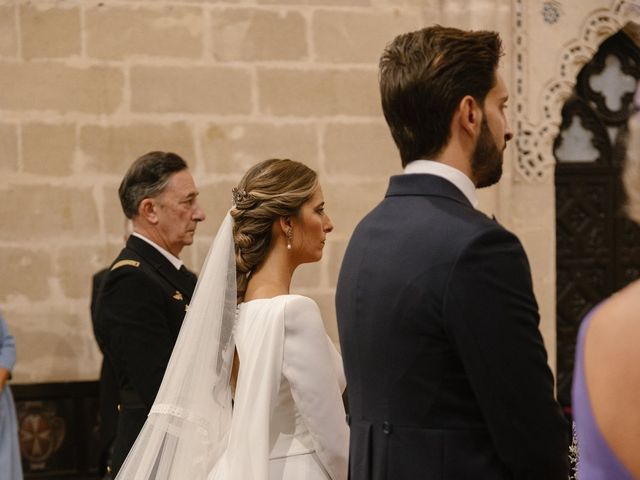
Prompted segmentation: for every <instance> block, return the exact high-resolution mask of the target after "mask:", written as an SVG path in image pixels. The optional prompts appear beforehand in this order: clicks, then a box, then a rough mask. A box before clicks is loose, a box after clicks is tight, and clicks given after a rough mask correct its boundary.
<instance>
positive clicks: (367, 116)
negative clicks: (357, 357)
mask: <svg viewBox="0 0 640 480" xmlns="http://www.w3.org/2000/svg"><path fill="white" fill-rule="evenodd" d="M515 3H517V1H516V0H226V1H205V0H200V1H199V0H184V1H181V0H141V1H137V0H131V1H124V0H120V1H117V0H103V1H99V0H94V1H81V0H56V1H53V0H52V1H48V0H39V1H37V2H34V1H31V2H28V1H6V0H5V1H1V0H0V221H1V229H0V263H1V264H2V265H3V274H2V275H0V308H1V309H2V310H3V312H4V314H5V317H6V319H7V321H8V323H9V325H10V328H11V330H12V331H13V333H14V335H15V336H16V339H17V343H18V353H19V362H18V365H17V368H16V370H15V372H14V373H15V380H16V381H17V382H42V381H58V380H81V379H93V378H96V377H97V372H98V366H99V362H100V354H99V351H98V350H97V348H96V346H95V342H94V339H93V335H92V331H91V324H90V319H89V293H90V282H91V275H92V274H93V273H94V272H95V271H96V270H98V269H100V268H103V267H104V266H106V265H108V264H109V262H110V261H111V259H113V258H114V256H115V255H116V253H117V252H118V251H119V249H120V248H121V246H122V235H123V216H122V213H121V211H120V207H119V204H118V201H117V196H116V188H117V185H118V184H119V181H120V179H121V177H122V175H123V173H124V171H125V169H126V168H127V166H128V165H129V163H130V162H131V161H132V160H133V159H135V158H136V157H137V156H139V155H141V154H143V153H145V152H147V151H149V150H155V149H162V150H171V151H175V152H177V153H179V154H181V155H182V156H184V157H185V158H186V159H187V161H188V162H189V164H190V165H191V168H192V171H193V173H194V176H195V179H196V182H197V184H198V185H199V187H200V189H201V192H202V195H201V198H202V205H203V207H204V208H205V210H206V213H207V215H208V217H207V220H206V222H205V223H203V224H201V226H200V228H199V231H198V234H197V237H196V242H195V244H194V245H193V246H192V247H190V248H188V249H186V250H185V251H184V253H183V258H184V260H185V261H186V263H187V264H188V265H189V266H190V267H191V268H193V269H194V270H198V269H199V267H200V265H201V263H202V261H203V259H204V256H205V254H206V250H207V248H208V245H209V242H210V240H211V238H212V236H213V234H214V233H215V231H216V229H217V226H218V224H219V222H220V220H221V219H222V217H223V215H224V213H225V212H226V210H227V209H228V208H229V206H230V189H231V187H232V186H233V185H234V182H236V181H237V180H238V179H239V178H240V176H241V174H242V172H243V171H244V170H246V168H247V167H248V166H250V165H252V164H254V163H256V162H258V161H260V160H262V159H265V158H270V157H290V158H294V159H298V160H301V161H303V162H305V163H307V164H309V165H310V166H311V167H313V168H315V169H317V170H318V172H319V173H320V175H321V181H322V185H323V189H324V192H325V197H326V199H327V211H328V213H329V214H330V215H331V216H332V218H333V220H334V223H335V226H336V229H335V231H334V232H333V234H332V235H331V236H330V240H329V241H328V243H327V247H326V249H325V258H324V259H323V261H322V262H321V263H318V264H314V265H308V266H304V267H302V268H301V269H300V270H299V272H297V273H296V277H295V278H294V283H295V291H296V292H299V293H305V294H308V295H310V296H312V297H313V298H315V299H316V300H317V301H318V303H319V304H320V305H321V308H322V311H323V315H324V317H325V321H326V324H327V329H328V331H329V333H330V335H332V337H333V338H334V340H335V339H336V338H337V337H336V327H335V312H334V307H333V297H334V293H335V283H336V277H337V273H338V270H339V266H340V261H341V258H342V254H343V251H344V248H345V245H346V242H347V240H348V238H349V237H350V234H351V231H352V229H353V227H354V226H355V224H356V223H357V221H358V220H359V219H360V218H361V217H362V216H363V215H364V213H365V212H367V211H368V210H369V209H370V208H371V207H372V206H373V205H375V204H376V203H377V202H378V201H379V200H380V198H381V197H382V195H383V193H384V190H385V187H386V183H387V177H388V176H389V175H390V174H393V173H397V172H399V171H400V161H399V159H398V156H397V153H396V151H395V148H394V146H393V144H392V142H391V139H390V136H389V134H388V132H387V130H386V126H385V124H384V120H383V118H382V115H381V111H380V107H379V99H378V93H377V60H378V58H379V55H380V53H381V51H382V49H383V47H384V45H385V44H386V43H387V42H388V41H390V40H391V39H392V38H393V37H394V36H395V35H396V34H397V33H400V32H403V31H407V30H412V29H416V28H419V27H422V26H424V25H428V24H432V23H441V24H446V25H451V26H457V27H461V28H485V29H493V30H498V31H499V32H500V33H501V35H502V37H503V40H504V43H505V48H506V57H505V59H504V61H503V65H502V70H503V72H502V73H503V75H504V77H505V78H506V80H507V82H508V84H510V85H512V86H513V84H514V79H513V76H514V75H513V72H514V65H515V63H514V62H515V54H514V49H515V38H514V35H515V34H514V31H516V30H515V28H514V4H515ZM530 3H533V4H537V5H538V6H532V7H530V10H531V12H530V14H531V15H538V14H539V10H541V8H542V3H543V2H538V1H535V2H530ZM546 3H548V2H546ZM552 3H558V2H552ZM574 3H576V2H574ZM578 3H579V2H578ZM584 3H585V4H591V3H594V4H595V3H603V2H602V1H601V2H595V1H592V2H584ZM571 8H573V7H571ZM576 8H586V7H576ZM564 13H565V14H571V12H569V13H567V12H566V11H565V12H564ZM549 61H552V60H549ZM512 90H513V88H512ZM534 102H535V100H534ZM510 115H511V116H512V118H513V120H514V122H515V114H514V111H513V110H511V112H510ZM516 157H517V152H516V148H515V146H514V145H512V146H510V147H509V149H508V150H507V155H506V158H505V161H506V165H505V175H504V178H503V181H502V182H501V184H500V185H499V186H498V187H496V188H492V189H489V190H486V191H482V192H481V208H482V209H483V210H484V211H486V212H487V213H495V214H496V215H497V216H498V219H499V220H500V221H501V222H502V223H504V224H506V226H507V227H510V228H513V229H514V230H515V231H516V233H521V232H520V230H521V229H525V228H526V229H527V231H526V232H525V238H523V240H524V243H525V246H526V247H527V248H532V249H534V251H535V252H536V254H537V252H538V250H536V249H535V244H536V242H537V241H538V239H546V238H547V237H548V235H549V233H548V230H546V228H547V227H548V225H546V224H544V225H531V223H527V222H526V219H523V218H521V217H520V213H522V212H524V213H522V215H528V213H527V209H526V208H523V209H520V210H518V206H519V204H520V203H522V205H523V206H526V205H531V199H532V198H534V199H535V196H536V192H544V194H545V195H546V194H547V193H548V188H546V189H542V190H541V189H539V187H537V186H535V185H534V186H531V185H529V184H528V183H526V182H524V183H523V182H522V181H521V180H518V178H519V177H518V176H517V174H516V173H517V172H515V170H514V167H513V164H514V161H515V159H516ZM547 185H548V183H547ZM521 192H526V194H522V193H521ZM513 199H517V200H516V201H517V202H518V204H517V205H514V204H513V201H514V200H513ZM542 205H544V208H545V211H547V210H548V209H552V208H553V203H552V201H550V200H549V197H548V195H546V196H545V197H544V201H543V203H542ZM519 212H520V213H519ZM545 218H547V219H548V218H549V217H548V216H547V217H545ZM549 255H551V258H553V255H554V253H553V252H545V255H541V254H539V255H538V256H535V257H534V259H533V262H532V269H533V274H534V282H535V284H536V293H537V294H538V298H539V299H540V300H541V304H542V307H543V310H544V312H545V313H546V314H548V315H545V319H544V321H543V326H545V332H546V334H545V341H546V342H547V345H548V346H550V347H551V351H552V352H553V347H554V341H555V340H554V338H553V332H554V330H553V325H554V323H553V322H554V319H553V302H554V297H553V293H554V292H553V283H551V285H549V279H550V278H551V276H552V275H553V271H552V270H550V268H553V263H552V262H551V264H550V262H549V261H548V258H549ZM552 357H553V355H552ZM552 363H553V362H552Z"/></svg>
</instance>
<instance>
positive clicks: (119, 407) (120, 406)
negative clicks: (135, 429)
mask: <svg viewBox="0 0 640 480" xmlns="http://www.w3.org/2000/svg"><path fill="white" fill-rule="evenodd" d="M118 411H119V412H121V411H122V405H121V404H118Z"/></svg>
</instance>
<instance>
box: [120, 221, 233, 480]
mask: <svg viewBox="0 0 640 480" xmlns="http://www.w3.org/2000/svg"><path fill="white" fill-rule="evenodd" d="M235 315H236V265H235V253H234V244H233V219H232V218H231V215H230V214H229V213H227V215H226V217H225V219H224V221H223V222H222V225H221V226H220V229H219V230H218V233H217V235H216V237H215V240H214V241H213V244H212V246H211V248H210V250H209V253H208V255H207V259H206V260H205V263H204V266H203V268H202V272H201V274H200V278H199V280H198V284H197V285H196V289H195V292H194V295H193V298H192V300H191V304H190V305H189V309H188V311H187V314H186V316H185V319H184V322H183V324H182V328H181V330H180V334H179V336H178V340H177V342H176V345H175V348H174V350H173V353H172V355H171V359H170V360H169V365H168V366H167V370H166V373H165V375H164V378H163V380H162V385H161V386H160V390H159V392H158V395H157V397H156V399H155V402H154V404H153V407H152V408H151V412H150V413H149V416H148V418H147V421H146V422H145V424H144V427H143V428H142V431H141V432H140V435H138V439H137V440H136V442H135V444H134V446H133V448H132V449H131V451H130V452H129V455H128V456H127V459H126V460H125V462H124V464H123V466H122V468H121V470H120V472H119V473H118V476H117V480H151V479H154V480H178V479H180V480H184V479H189V480H200V479H205V478H206V477H207V475H208V473H209V471H210V470H211V469H212V467H213V466H214V465H215V463H216V462H217V461H218V459H219V458H220V455H221V454H222V453H223V451H224V449H225V447H226V444H227V436H228V433H229V429H230V424H231V390H230V387H229V376H230V374H231V366H232V363H233V353H234V350H235V344H234V341H233V336H232V330H233V324H234V320H235Z"/></svg>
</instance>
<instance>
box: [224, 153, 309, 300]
mask: <svg viewBox="0 0 640 480" xmlns="http://www.w3.org/2000/svg"><path fill="white" fill-rule="evenodd" d="M317 186H318V175H317V174H316V172H314V171H313V170H311V169H310V168H309V167H307V166H306V165H304V164H302V163H300V162H296V161H293V160H289V159H270V160H265V161H263V162H260V163H258V164H257V165H254V166H253V167H251V168H250V169H249V171H247V173H246V174H245V175H244V177H242V180H240V183H239V184H238V186H237V187H236V188H234V189H233V198H234V207H233V208H232V209H231V216H232V217H233V220H234V226H233V239H234V243H235V251H236V278H237V287H238V302H241V301H242V300H243V299H244V294H245V292H246V290H247V285H248V283H249V279H250V278H251V273H252V272H253V271H254V270H255V269H256V268H257V267H258V266H259V265H260V264H261V263H262V261H263V260H264V259H265V257H266V255H267V252H268V250H269V245H271V234H272V226H273V222H275V221H276V220H278V219H279V218H280V217H287V216H293V215H296V214H297V213H298V211H299V209H300V207H301V206H302V205H303V204H304V203H305V202H306V201H308V200H309V199H310V198H311V197H312V196H313V193H314V192H315V190H316V188H317Z"/></svg>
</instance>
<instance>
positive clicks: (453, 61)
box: [379, 25, 502, 166]
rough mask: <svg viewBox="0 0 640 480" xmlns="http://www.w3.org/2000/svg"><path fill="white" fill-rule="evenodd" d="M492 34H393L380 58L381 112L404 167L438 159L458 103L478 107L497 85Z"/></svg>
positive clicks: (442, 30) (496, 43) (433, 30)
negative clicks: (468, 98) (470, 101)
mask: <svg viewBox="0 0 640 480" xmlns="http://www.w3.org/2000/svg"><path fill="white" fill-rule="evenodd" d="M501 56H502V42H501V40H500V36H499V35H498V34H497V33H496V32H488V31H464V30H458V29H457V28H447V27H441V26H439V25H436V26H433V27H429V28H424V29H422V30H418V31H415V32H410V33H405V34H402V35H399V36H397V37H396V38H395V39H394V40H393V42H391V44H389V45H388V46H387V48H386V49H385V51H384V53H383V55H382V58H381V59H380V78H379V80H380V96H381V100H382V110H383V112H384V116H385V118H386V120H387V124H388V125H389V128H390V129H391V135H392V136H393V139H394V141H395V142H396V145H397V146H398V150H400V157H401V159H402V165H403V166H405V165H406V164H407V163H409V162H411V161H413V160H418V159H421V158H422V159H427V160H429V159H430V157H431V158H432V157H434V156H435V155H437V154H438V153H439V152H440V151H441V150H442V149H443V148H444V147H445V146H446V144H447V143H448V141H449V137H450V128H451V121H452V119H453V114H454V112H455V110H456V108H457V107H458V104H459V103H460V101H461V100H462V99H463V98H464V97H465V96H466V95H471V96H472V97H473V98H474V99H475V100H476V101H477V102H478V103H479V104H480V105H483V104H484V99H485V97H486V96H487V93H488V92H489V90H491V88H493V86H494V85H495V82H496V69H497V67H498V62H499V60H500V57H501Z"/></svg>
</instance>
